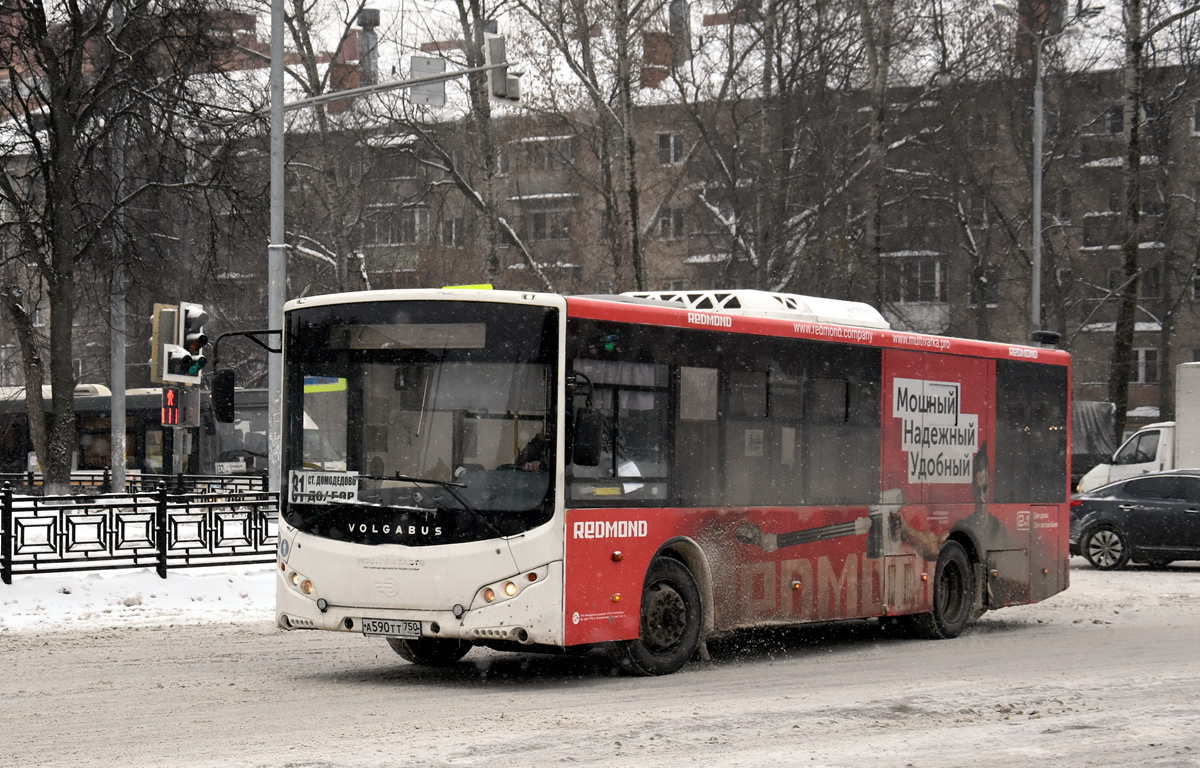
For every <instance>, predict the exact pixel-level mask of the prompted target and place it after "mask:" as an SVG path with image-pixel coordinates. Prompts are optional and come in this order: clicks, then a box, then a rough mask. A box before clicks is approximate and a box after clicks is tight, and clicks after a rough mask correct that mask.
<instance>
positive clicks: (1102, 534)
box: [1071, 469, 1200, 571]
mask: <svg viewBox="0 0 1200 768" xmlns="http://www.w3.org/2000/svg"><path fill="white" fill-rule="evenodd" d="M1071 554H1073V555H1083V556H1084V557H1085V558H1087V561H1088V562H1089V563H1091V564H1092V565H1093V566H1095V567H1096V568H1099V569H1100V570H1103V571H1108V570H1114V569H1116V568H1122V567H1124V566H1125V565H1126V564H1127V563H1128V562H1129V561H1130V560H1132V561H1133V562H1135V563H1147V564H1150V565H1166V564H1167V563H1170V562H1172V561H1173V560H1200V470H1186V469H1183V470H1175V471H1172V472H1155V473H1152V474H1146V475H1138V476H1137V477H1132V478H1128V479H1126V480H1121V481H1119V482H1115V483H1110V484H1108V485H1105V486H1102V487H1100V488H1097V489H1095V490H1094V491H1090V492H1088V493H1080V494H1077V495H1075V496H1073V497H1072V500H1071Z"/></svg>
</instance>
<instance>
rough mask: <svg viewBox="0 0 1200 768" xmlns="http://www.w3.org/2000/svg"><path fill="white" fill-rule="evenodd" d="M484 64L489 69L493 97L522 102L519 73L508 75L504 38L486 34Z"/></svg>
mask: <svg viewBox="0 0 1200 768" xmlns="http://www.w3.org/2000/svg"><path fill="white" fill-rule="evenodd" d="M483 63H484V66H486V67H489V69H488V73H487V76H488V90H489V91H490V92H491V94H492V96H495V97H496V98H498V99H508V100H509V101H520V100H521V79H520V76H519V73H517V74H512V75H510V74H508V54H507V53H505V46H504V37H503V36H502V35H493V34H491V33H490V32H485V33H484V35H483Z"/></svg>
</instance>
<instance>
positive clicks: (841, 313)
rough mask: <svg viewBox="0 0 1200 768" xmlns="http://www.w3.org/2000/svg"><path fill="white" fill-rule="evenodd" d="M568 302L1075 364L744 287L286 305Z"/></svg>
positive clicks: (709, 324)
mask: <svg viewBox="0 0 1200 768" xmlns="http://www.w3.org/2000/svg"><path fill="white" fill-rule="evenodd" d="M564 299H565V300H566V304H567V313H568V315H570V316H573V317H582V318H588V319H593V320H611V321H615V322H627V323H639V324H646V325H668V326H674V327H678V328H700V329H704V330H716V331H727V332H735V333H750V334H758V335H765V336H782V337H792V338H807V339H814V340H817V341H829V342H842V343H848V344H864V345H870V346H877V347H891V348H895V349H908V350H913V351H920V352H941V353H944V354H953V355H968V356H973V357H991V358H998V359H1009V360H1026V361H1037V362H1042V363H1051V364H1055V365H1069V364H1070V359H1071V358H1070V355H1069V354H1067V353H1066V352H1064V351H1062V350H1059V349H1055V348H1053V347H1048V346H1042V347H1037V346H1030V345H1024V344H1007V343H1003V342H991V341H977V340H974V339H962V338H956V337H952V336H936V335H932V334H924V333H915V332H910V331H901V330H895V329H892V328H891V326H890V324H889V323H888V322H887V320H886V319H884V317H883V315H882V314H880V313H879V311H878V310H876V309H875V308H874V307H871V306H870V305H868V304H862V303H860V302H851V301H838V300H836V299H823V298H817V297H811V296H800V295H798V294H784V293H773V292H768V291H752V290H744V289H730V290H705V291H653V292H649V291H648V292H635V293H628V294H620V295H580V296H561V295H559V294H552V293H537V292H533V291H493V290H474V289H460V288H455V289H446V288H443V289H436V288H412V289H392V290H381V291H359V292H355V293H341V294H329V295H324V296H309V297H304V298H301V299H292V300H291V301H289V302H287V304H286V305H285V306H284V310H285V311H291V310H293V309H299V308H301V307H311V306H322V305H329V304H347V303H356V302H371V301H421V300H459V301H463V300H467V301H493V302H499V303H520V304H529V303H533V304H543V305H559V306H561V302H562V301H563V300H564ZM734 304H736V305H737V306H733V305H734ZM709 305H711V307H710V306H709Z"/></svg>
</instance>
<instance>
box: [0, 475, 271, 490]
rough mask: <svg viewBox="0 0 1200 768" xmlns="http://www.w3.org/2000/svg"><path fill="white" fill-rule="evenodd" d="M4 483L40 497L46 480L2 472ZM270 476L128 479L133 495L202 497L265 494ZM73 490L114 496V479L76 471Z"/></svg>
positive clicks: (187, 476)
mask: <svg viewBox="0 0 1200 768" xmlns="http://www.w3.org/2000/svg"><path fill="white" fill-rule="evenodd" d="M0 483H9V484H11V485H12V486H13V488H14V490H16V492H18V493H30V494H40V493H41V492H42V489H43V487H44V479H43V477H42V473H40V472H0ZM267 483H268V478H267V473H266V472H263V473H261V474H257V475H184V474H178V475H159V474H151V473H149V472H138V471H131V472H129V473H128V474H127V475H126V478H125V487H126V489H127V490H128V491H129V492H130V493H137V492H143V493H150V492H153V491H155V490H157V489H158V486H159V485H160V484H165V485H166V486H167V487H168V488H170V489H171V490H173V491H174V492H176V493H188V492H192V493H201V492H206V491H210V492H215V491H225V490H241V491H262V492H264V493H266V491H267V490H268V485H267ZM71 488H72V489H73V490H74V491H75V492H76V493H83V494H87V493H110V492H111V491H112V478H111V476H110V475H109V471H108V470H107V469H103V470H95V471H76V472H72V473H71Z"/></svg>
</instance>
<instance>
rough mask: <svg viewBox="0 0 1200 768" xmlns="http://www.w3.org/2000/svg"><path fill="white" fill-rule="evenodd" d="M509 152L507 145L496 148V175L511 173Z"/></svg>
mask: <svg viewBox="0 0 1200 768" xmlns="http://www.w3.org/2000/svg"><path fill="white" fill-rule="evenodd" d="M509 162H510V160H509V152H508V148H507V147H501V148H500V149H498V150H496V175H497V176H507V175H508V173H509V170H510V169H509Z"/></svg>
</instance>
